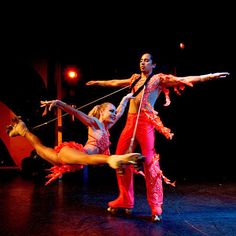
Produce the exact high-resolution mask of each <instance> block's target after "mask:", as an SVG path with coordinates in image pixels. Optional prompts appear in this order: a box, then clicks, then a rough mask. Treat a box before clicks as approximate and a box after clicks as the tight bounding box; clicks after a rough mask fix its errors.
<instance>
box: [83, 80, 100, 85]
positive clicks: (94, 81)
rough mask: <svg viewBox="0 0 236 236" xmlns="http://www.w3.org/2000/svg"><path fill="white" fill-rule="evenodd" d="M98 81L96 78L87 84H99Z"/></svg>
mask: <svg viewBox="0 0 236 236" xmlns="http://www.w3.org/2000/svg"><path fill="white" fill-rule="evenodd" d="M97 84H98V82H97V81H96V80H90V81H88V82H87V83H86V84H85V85H97Z"/></svg>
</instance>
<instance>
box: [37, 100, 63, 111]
mask: <svg viewBox="0 0 236 236" xmlns="http://www.w3.org/2000/svg"><path fill="white" fill-rule="evenodd" d="M59 103H60V100H57V99H56V100H50V101H47V100H46V101H40V104H41V105H40V107H48V110H49V111H51V110H52V108H53V107H57V106H58V105H59Z"/></svg>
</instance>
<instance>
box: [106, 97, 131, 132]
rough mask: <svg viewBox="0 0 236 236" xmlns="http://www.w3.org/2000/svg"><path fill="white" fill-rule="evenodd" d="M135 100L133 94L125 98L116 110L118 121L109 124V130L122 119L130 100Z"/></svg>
mask: <svg viewBox="0 0 236 236" xmlns="http://www.w3.org/2000/svg"><path fill="white" fill-rule="evenodd" d="M132 98H134V97H133V93H128V94H127V95H126V96H124V97H123V98H122V99H121V101H120V104H119V106H118V107H117V109H116V112H117V114H116V121H115V122H114V123H111V124H109V126H108V128H109V129H110V128H111V127H112V126H113V125H114V124H115V123H116V122H117V121H118V120H119V119H120V118H121V116H122V115H123V114H124V111H125V108H126V106H127V104H128V102H129V100H130V99H132Z"/></svg>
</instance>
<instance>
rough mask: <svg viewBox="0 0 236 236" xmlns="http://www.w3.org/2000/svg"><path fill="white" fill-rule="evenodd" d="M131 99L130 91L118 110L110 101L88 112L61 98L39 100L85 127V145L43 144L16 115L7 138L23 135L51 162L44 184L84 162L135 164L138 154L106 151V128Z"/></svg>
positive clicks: (108, 142) (74, 143)
mask: <svg viewBox="0 0 236 236" xmlns="http://www.w3.org/2000/svg"><path fill="white" fill-rule="evenodd" d="M131 98H132V93H130V94H128V95H126V96H125V97H123V99H122V100H121V102H120V105H119V106H118V108H117V109H116V107H115V106H114V105H113V104H111V103H103V104H101V105H97V106H95V107H94V108H93V109H92V110H91V111H90V112H89V114H88V115H87V114H85V113H83V112H81V111H79V110H77V109H75V108H73V107H71V106H70V105H67V104H66V103H64V102H62V101H60V100H52V101H41V105H42V107H43V106H45V107H48V106H49V110H51V109H52V107H58V108H60V109H63V110H64V111H66V112H67V113H69V114H71V115H74V116H75V117H76V118H78V119H79V120H80V121H81V122H82V123H83V124H85V125H86V126H87V127H88V140H87V142H86V144H85V145H84V146H83V145H82V144H79V143H76V142H73V141H72V142H64V143H62V144H60V145H59V146H57V147H55V148H50V147H46V146H44V145H43V144H42V143H41V141H40V140H39V138H38V137H37V136H36V135H34V134H33V133H32V132H30V131H29V129H28V128H27V126H26V125H25V123H24V122H23V121H22V120H21V119H19V118H18V117H15V118H14V119H13V120H12V124H11V125H10V126H9V127H8V130H7V132H8V134H9V136H10V137H14V136H17V135H21V136H23V137H25V138H26V139H27V140H28V141H29V142H30V144H31V145H32V146H33V147H34V148H35V150H36V152H37V154H38V155H39V156H40V157H42V158H43V159H45V160H46V161H48V162H50V163H51V164H53V165H54V166H53V167H52V168H51V169H50V170H51V171H52V173H51V174H49V175H48V176H47V177H48V178H50V179H49V180H48V181H47V182H46V185H47V184H49V183H50V182H52V181H53V180H55V179H56V178H58V177H59V176H61V175H62V174H63V173H65V172H71V171H75V170H79V169H81V168H82V167H83V165H99V164H108V165H109V166H110V167H111V168H113V169H117V168H118V167H119V163H120V162H122V164H130V163H135V164H137V161H140V160H142V158H143V157H142V156H141V155H140V154H139V153H130V154H126V155H110V151H109V145H110V140H109V135H110V134H109V129H110V128H111V127H112V126H113V125H114V124H115V123H116V122H117V121H118V120H119V118H120V117H121V116H122V114H123V113H124V110H125V107H126V105H127V103H128V101H129V100H130V99H131Z"/></svg>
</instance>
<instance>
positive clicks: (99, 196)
mask: <svg viewBox="0 0 236 236" xmlns="http://www.w3.org/2000/svg"><path fill="white" fill-rule="evenodd" d="M90 172H91V170H90ZM44 177H45V176H40V175H36V176H24V175H22V173H21V172H20V171H6V170H4V171H3V170H0V206H1V207H0V219H1V220H0V235H1V236H5V235H11V236H15V235H16V236H21V235H22V236H26V235H30V236H34V235H47V236H48V235H50V236H54V235H57V236H58V235H63V236H64V235H66V236H69V235H86V236H90V235H101V236H106V235H107V236H108V235H109V236H110V235H112V236H116V235H117V236H119V235H127V236H129V235H134V236H139V235H149V236H152V235H155V236H159V235H162V236H168V235H171V236H172V235H179V236H185V235H186V236H190V235H210V236H217V235H219V236H222V235H229V236H233V235H236V184H235V182H234V181H211V182H208V181H201V182H197V181H185V180H182V181H181V180H180V181H179V182H177V185H176V187H175V188H174V187H171V186H169V185H164V190H165V191H164V212H163V220H162V222H158V223H152V222H151V221H150V209H149V207H148V204H147V200H146V193H145V185H144V181H143V179H142V177H141V176H136V177H135V180H134V181H135V207H134V209H133V213H132V215H130V216H126V215H123V214H122V213H119V214H117V215H112V214H110V213H109V212H107V210H106V209H107V202H108V201H110V200H113V199H114V198H115V197H116V196H117V185H116V182H115V175H114V176H113V174H112V173H111V172H110V173H109V174H108V176H107V177H106V173H104V172H103V173H102V174H101V173H100V176H99V175H98V176H96V174H89V175H85V174H84V173H83V174H81V173H80V174H75V173H74V174H68V175H67V176H64V177H63V178H62V179H61V180H57V181H55V182H53V183H51V184H49V185H48V186H44V183H45V179H44Z"/></svg>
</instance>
